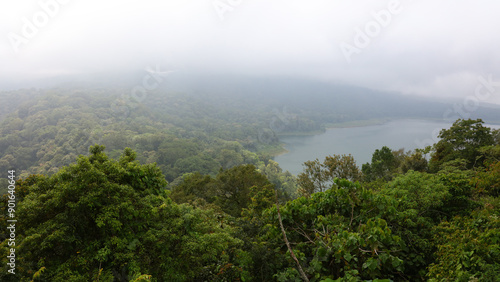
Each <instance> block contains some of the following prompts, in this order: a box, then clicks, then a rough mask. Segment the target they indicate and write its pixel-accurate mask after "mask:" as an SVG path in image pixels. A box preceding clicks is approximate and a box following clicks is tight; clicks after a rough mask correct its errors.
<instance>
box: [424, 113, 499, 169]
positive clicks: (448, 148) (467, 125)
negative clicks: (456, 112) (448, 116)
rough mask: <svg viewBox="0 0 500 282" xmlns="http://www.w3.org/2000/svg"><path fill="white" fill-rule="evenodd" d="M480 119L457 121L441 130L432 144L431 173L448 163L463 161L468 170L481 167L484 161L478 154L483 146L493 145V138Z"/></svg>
mask: <svg viewBox="0 0 500 282" xmlns="http://www.w3.org/2000/svg"><path fill="white" fill-rule="evenodd" d="M483 123H484V122H483V120H481V119H476V120H473V119H468V120H465V119H459V120H457V121H455V122H454V123H453V125H452V126H451V127H450V128H449V129H443V130H441V132H440V133H439V135H438V137H439V138H441V140H439V142H437V143H436V144H434V153H433V154H432V158H431V162H430V167H431V169H432V170H433V171H437V170H439V168H440V166H441V165H442V164H443V163H445V162H448V161H452V160H456V159H464V160H466V161H467V165H466V167H467V168H468V169H470V168H473V167H477V166H481V165H482V163H483V161H484V159H483V158H482V156H481V153H480V152H479V149H480V148H481V147H483V146H489V145H493V144H494V142H495V141H494V138H493V135H492V134H491V129H490V128H489V127H485V126H483Z"/></svg>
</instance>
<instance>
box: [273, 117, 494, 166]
mask: <svg viewBox="0 0 500 282" xmlns="http://www.w3.org/2000/svg"><path fill="white" fill-rule="evenodd" d="M451 125H452V123H447V122H434V121H426V120H397V121H391V122H388V123H385V124H382V125H373V126H363V127H352V128H333V129H328V130H327V131H326V132H325V133H322V134H318V135H313V136H283V137H281V138H280V139H281V141H282V142H284V143H285V144H286V146H285V148H286V149H287V150H288V151H289V152H288V153H286V154H283V155H280V156H276V157H275V158H274V160H275V161H277V162H278V163H279V164H280V166H281V168H283V170H288V171H290V172H291V173H292V174H295V175H297V174H298V173H300V172H302V169H303V167H302V164H303V163H304V162H305V161H308V160H314V159H316V158H318V159H319V160H320V161H323V160H324V158H325V157H326V156H328V155H333V154H338V155H339V154H346V155H347V154H351V155H353V157H354V159H355V160H356V163H357V165H358V166H359V167H361V165H362V164H364V163H367V162H370V161H371V157H372V154H373V152H374V151H375V149H380V148H382V146H387V147H389V148H391V149H393V150H397V149H400V148H404V149H405V151H407V150H412V149H415V148H424V147H425V146H427V145H432V144H433V143H435V142H437V141H438V138H437V135H438V134H439V131H440V130H441V129H443V128H449V127H450V126H451ZM488 126H491V127H493V128H499V127H500V126H498V125H488Z"/></svg>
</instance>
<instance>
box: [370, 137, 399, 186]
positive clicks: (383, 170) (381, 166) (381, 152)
mask: <svg viewBox="0 0 500 282" xmlns="http://www.w3.org/2000/svg"><path fill="white" fill-rule="evenodd" d="M396 168H397V162H396V157H395V156H394V154H393V152H392V151H391V149H389V147H387V146H383V147H382V148H381V149H376V150H375V152H374V153H373V155H372V162H371V163H366V164H363V166H362V172H363V175H364V177H365V181H367V182H370V181H374V180H377V179H383V180H385V181H389V180H391V179H392V176H393V173H394V170H395V169H396Z"/></svg>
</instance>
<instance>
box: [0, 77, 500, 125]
mask: <svg viewBox="0 0 500 282" xmlns="http://www.w3.org/2000/svg"><path fill="white" fill-rule="evenodd" d="M162 71H163V70H162ZM149 76H150V72H147V71H145V70H142V71H140V70H138V71H135V72H128V73H125V72H124V73H115V74H106V73H100V74H94V75H87V76H75V77H71V76H66V77H58V78H53V79H51V80H48V81H44V83H41V82H36V81H35V82H33V84H32V85H31V86H33V87H34V89H29V90H21V91H16V94H15V95H16V97H18V98H19V99H7V100H6V101H7V104H11V103H13V105H14V106H8V105H6V104H4V107H3V109H2V111H1V113H0V118H2V117H4V116H5V115H6V114H7V113H9V112H11V111H14V110H15V108H16V106H15V105H17V104H19V103H20V101H22V100H23V97H24V96H26V94H27V93H30V95H35V96H36V95H37V94H36V93H39V92H37V90H36V89H37V88H42V89H45V88H47V87H46V86H50V87H48V88H49V89H50V88H52V87H55V88H58V89H68V90H72V89H89V90H91V89H121V90H120V91H122V93H123V94H122V95H126V96H131V95H132V90H133V89H134V87H137V86H139V87H140V86H141V84H142V83H143V81H144V80H146V79H147V80H148V81H149V83H151V84H152V85H154V86H155V87H154V89H152V90H151V91H145V92H144V93H141V96H144V97H145V99H144V101H142V98H141V103H144V104H145V105H148V100H147V96H148V95H149V94H148V93H151V92H158V91H163V92H176V93H183V95H186V97H197V98H201V99H204V100H206V102H209V101H211V102H212V103H215V104H220V105H221V106H222V105H241V106H244V105H246V106H249V105H260V106H263V107H267V108H268V109H269V110H270V111H272V110H273V109H274V108H277V109H279V110H280V111H282V110H283V108H284V107H287V109H288V110H289V111H293V113H294V114H299V115H305V116H307V117H308V118H311V119H313V120H315V121H316V122H318V123H320V124H322V125H328V124H332V123H341V122H349V121H354V120H368V119H384V118H387V119H393V118H394V119H398V118H420V119H437V120H445V121H454V120H456V119H457V118H482V119H484V120H485V121H486V122H488V123H500V106H499V105H496V104H488V103H483V102H480V101H477V104H475V101H474V100H470V99H469V100H467V98H466V99H442V98H435V99H434V98H429V97H419V96H409V95H402V94H400V93H396V92H384V91H377V90H372V89H368V88H363V87H357V86H351V85H342V84H333V83H327V82H322V81H317V80H312V79H303V78H296V77H286V76H266V77H259V76H242V75H215V74H213V75H206V74H186V73H185V72H183V71H182V70H179V69H178V70H174V71H171V72H170V71H168V72H167V71H165V74H162V75H161V76H159V77H157V78H159V81H155V80H154V78H153V76H151V77H149ZM158 82H159V83H158ZM3 85H4V87H5V85H6V84H5V83H4V84H3ZM7 88H8V87H7ZM4 89H5V88H4ZM8 92H9V91H7V92H5V91H4V92H3V93H2V95H3V96H5V95H8V94H7V93H8ZM143 94H144V95H143ZM437 97H440V96H439V95H437ZM471 97H472V98H473V96H472V95H471ZM26 98H27V96H26ZM10 100H13V101H10ZM476 100H477V99H476ZM9 101H10V102H9ZM471 101H472V102H471ZM151 106H153V107H154V105H151Z"/></svg>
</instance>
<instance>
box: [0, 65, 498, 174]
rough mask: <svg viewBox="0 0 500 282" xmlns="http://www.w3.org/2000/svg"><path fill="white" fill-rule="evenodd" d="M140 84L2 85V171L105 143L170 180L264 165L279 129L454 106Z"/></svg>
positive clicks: (337, 91)
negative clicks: (146, 87)
mask: <svg viewBox="0 0 500 282" xmlns="http://www.w3.org/2000/svg"><path fill="white" fill-rule="evenodd" d="M138 81H141V80H140V79H138ZM136 86H137V85H136ZM134 87H135V86H130V87H127V88H98V87H96V88H53V89H29V90H15V91H3V92H0V96H1V97H2V100H3V101H6V103H2V111H1V115H0V118H1V124H0V134H1V135H0V157H1V158H0V169H4V170H5V169H7V168H12V167H16V168H17V169H18V170H19V171H20V172H21V175H22V176H23V177H25V176H27V175H28V174H30V173H48V174H51V173H54V172H55V171H57V169H58V168H60V167H61V166H64V165H68V164H69V163H70V162H71V161H72V160H74V159H75V158H76V156H78V155H79V154H85V153H86V152H87V149H88V147H89V146H90V145H92V144H95V143H100V144H104V145H105V146H106V148H107V149H106V150H107V152H109V154H110V156H111V157H117V156H118V155H119V152H120V151H121V150H123V149H124V148H125V147H130V148H133V149H134V150H136V151H137V153H138V160H140V161H141V162H144V163H152V162H156V163H157V164H158V165H159V167H160V168H161V170H162V172H163V173H164V175H165V176H166V178H167V180H168V181H169V182H172V181H173V180H175V179H176V178H178V177H180V176H181V175H183V174H184V173H189V172H193V171H199V172H201V173H208V174H211V175H214V174H215V173H217V172H218V170H219V169H220V168H229V167H232V166H235V165H238V164H254V165H259V164H260V165H262V164H264V163H266V162H267V160H269V158H270V157H271V155H272V154H274V153H277V152H280V151H281V150H282V148H281V146H280V143H279V136H280V135H281V134H294V133H312V132H316V133H317V132H321V131H323V130H324V129H325V127H326V126H329V125H332V124H339V123H346V122H352V121H359V120H371V119H378V120H384V119H391V118H392V119H395V118H435V119H442V118H443V114H444V113H446V111H447V110H449V109H453V107H452V105H448V104H444V103H438V102H428V101H423V100H418V99H416V98H409V97H404V96H401V95H395V94H387V93H380V92H376V91H371V90H368V89H362V88H355V87H347V86H335V85H333V86H332V85H329V84H325V83H319V82H313V81H306V80H293V79H290V78H276V79H263V78H252V79H250V78H244V79H243V78H232V79H229V78H228V77H225V78H224V77H204V78H196V79H194V78H187V77H183V76H182V75H180V76H176V74H175V73H174V74H172V75H170V76H168V77H166V78H165V80H164V82H163V83H162V84H159V85H158V87H157V88H156V89H153V90H151V91H144V92H137V91H136V92H134V91H133V89H134ZM470 114H471V116H477V115H480V116H482V117H483V118H484V119H485V120H486V121H487V122H489V123H492V122H495V121H498V120H500V111H498V110H496V109H494V108H480V109H477V110H476V111H474V112H472V113H470ZM454 116H455V115H454V114H452V115H450V117H454ZM259 162H261V163H259Z"/></svg>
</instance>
